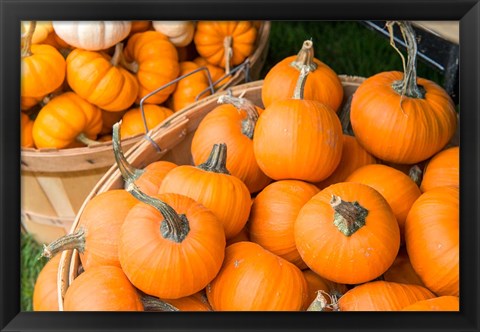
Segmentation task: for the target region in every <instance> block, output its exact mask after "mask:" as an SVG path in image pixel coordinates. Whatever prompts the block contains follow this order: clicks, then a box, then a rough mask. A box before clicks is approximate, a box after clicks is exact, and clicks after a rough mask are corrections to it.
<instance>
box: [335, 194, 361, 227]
mask: <svg viewBox="0 0 480 332" xmlns="http://www.w3.org/2000/svg"><path fill="white" fill-rule="evenodd" d="M330 205H331V207H332V208H333V209H334V210H335V214H334V220H333V224H334V225H335V226H336V227H337V228H338V230H339V231H340V232H342V233H343V234H344V235H345V236H351V235H353V234H354V233H355V232H356V231H358V230H359V229H360V228H362V227H363V226H365V219H366V218H367V215H368V210H367V209H365V208H364V207H363V206H361V205H360V204H358V202H346V201H344V200H342V199H341V198H340V197H338V196H336V195H332V199H331V201H330Z"/></svg>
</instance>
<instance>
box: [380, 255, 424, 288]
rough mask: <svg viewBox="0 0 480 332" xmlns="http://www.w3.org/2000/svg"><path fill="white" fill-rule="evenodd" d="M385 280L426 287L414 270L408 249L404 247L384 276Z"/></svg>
mask: <svg viewBox="0 0 480 332" xmlns="http://www.w3.org/2000/svg"><path fill="white" fill-rule="evenodd" d="M383 280H385V281H393V282H398V283H401V284H413V285H420V286H423V287H425V285H424V284H423V282H422V280H421V279H420V277H419V276H418V274H417V273H416V272H415V270H414V269H413V267H412V263H411V262H410V258H409V257H408V253H407V249H406V248H405V247H404V246H402V247H400V250H399V251H398V255H397V257H396V258H395V261H394V262H393V264H392V266H390V267H389V268H388V270H387V271H385V273H384V274H383Z"/></svg>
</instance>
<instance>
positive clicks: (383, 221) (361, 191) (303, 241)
mask: <svg viewBox="0 0 480 332" xmlns="http://www.w3.org/2000/svg"><path fill="white" fill-rule="evenodd" d="M332 195H336V196H338V197H340V198H341V199H342V200H343V201H347V202H358V204H360V205H361V206H362V207H364V208H365V209H367V210H368V215H367V216H366V218H365V225H364V226H363V227H361V228H360V229H358V230H357V231H356V232H355V233H353V234H351V235H350V236H346V235H345V234H344V233H342V232H340V230H339V229H338V228H337V227H336V226H335V225H334V216H335V214H336V213H335V211H334V209H333V208H332V206H331V205H330V200H331V199H332ZM294 231H295V243H296V245H297V249H298V252H299V253H300V256H301V257H302V259H303V261H304V262H305V263H306V264H307V265H308V267H309V268H310V269H312V270H313V271H314V272H316V273H317V274H319V275H320V276H322V277H324V278H325V279H328V280H331V281H334V282H337V283H341V284H359V283H363V282H367V281H370V280H373V279H375V278H377V277H379V276H380V275H381V274H382V273H384V272H385V271H386V270H387V269H388V268H389V267H390V265H392V263H393V261H394V260H395V257H396V255H397V252H398V249H399V247H400V231H399V228H398V224H397V221H396V220H395V216H394V215H393V212H392V210H391V208H390V206H389V205H388V203H387V201H386V200H385V199H384V198H383V197H382V196H381V195H380V194H379V193H378V192H377V191H376V190H374V189H373V188H371V187H369V186H367V185H364V184H360V183H353V182H352V183H347V182H341V183H337V184H333V185H331V186H329V187H327V188H325V189H324V190H322V191H321V192H319V193H318V194H316V195H315V196H313V197H312V198H311V199H310V200H309V201H308V202H307V203H306V204H305V205H304V206H303V207H302V209H301V210H300V212H299V214H298V217H297V219H296V221H295V228H294Z"/></svg>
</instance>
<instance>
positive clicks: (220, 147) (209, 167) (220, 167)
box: [197, 143, 230, 175]
mask: <svg viewBox="0 0 480 332" xmlns="http://www.w3.org/2000/svg"><path fill="white" fill-rule="evenodd" d="M197 167H198V168H200V169H203V170H204V171H208V172H214V173H223V174H228V175H230V172H229V171H228V169H227V144H225V143H220V144H214V145H213V148H212V151H211V152H210V155H209V156H208V159H207V161H206V162H204V163H203V164H200V165H198V166H197Z"/></svg>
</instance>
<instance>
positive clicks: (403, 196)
mask: <svg viewBox="0 0 480 332" xmlns="http://www.w3.org/2000/svg"><path fill="white" fill-rule="evenodd" d="M345 181H347V182H358V183H363V184H366V185H368V186H370V187H372V188H373V189H375V190H376V191H378V192H379V193H380V194H382V196H383V197H384V198H385V199H386V200H387V202H388V204H389V205H390V207H391V208H392V210H393V213H394V214H395V218H396V219H397V222H398V226H399V227H400V237H401V242H402V243H404V240H405V239H404V233H405V231H404V228H405V220H406V219H407V214H408V211H410V208H411V207H412V204H413V203H414V202H415V201H416V200H417V198H418V197H420V195H421V192H420V189H419V188H418V186H417V185H416V184H415V182H413V180H412V179H411V178H410V177H408V175H406V174H404V173H402V172H401V171H399V170H396V169H394V168H392V167H389V166H386V165H380V164H378V165H367V166H364V167H361V168H359V169H357V170H356V171H354V172H353V173H352V174H350V176H348V177H347V179H346V180H345Z"/></svg>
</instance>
